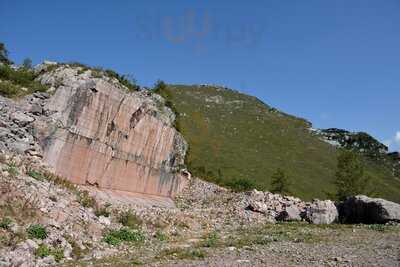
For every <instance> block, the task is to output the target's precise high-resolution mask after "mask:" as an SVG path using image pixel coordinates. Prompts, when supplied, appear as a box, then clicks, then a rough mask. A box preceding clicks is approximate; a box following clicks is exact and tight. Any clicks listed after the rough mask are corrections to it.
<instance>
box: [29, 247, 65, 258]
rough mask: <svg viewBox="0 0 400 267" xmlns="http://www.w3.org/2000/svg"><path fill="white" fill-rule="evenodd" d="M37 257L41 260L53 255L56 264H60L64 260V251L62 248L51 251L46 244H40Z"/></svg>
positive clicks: (36, 252)
mask: <svg viewBox="0 0 400 267" xmlns="http://www.w3.org/2000/svg"><path fill="white" fill-rule="evenodd" d="M35 255H36V256H37V257H40V258H45V257H47V256H50V255H52V256H53V257H54V259H55V260H56V262H60V261H61V260H62V259H63V258H64V251H63V250H62V249H61V248H56V249H51V248H49V247H48V246H47V245H46V244H40V245H39V247H38V248H37V249H36V251H35Z"/></svg>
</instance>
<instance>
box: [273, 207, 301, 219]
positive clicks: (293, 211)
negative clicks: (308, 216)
mask: <svg viewBox="0 0 400 267" xmlns="http://www.w3.org/2000/svg"><path fill="white" fill-rule="evenodd" d="M300 214H301V211H300V209H299V208H298V207H296V206H293V205H292V206H289V207H286V208H285V210H284V211H282V212H281V213H279V215H278V216H277V217H276V219H277V220H278V221H301V216H300Z"/></svg>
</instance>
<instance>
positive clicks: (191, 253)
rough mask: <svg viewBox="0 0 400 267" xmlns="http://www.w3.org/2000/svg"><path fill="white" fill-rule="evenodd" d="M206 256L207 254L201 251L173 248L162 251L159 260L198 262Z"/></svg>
mask: <svg viewBox="0 0 400 267" xmlns="http://www.w3.org/2000/svg"><path fill="white" fill-rule="evenodd" d="M206 256H207V253H206V252H205V251H204V250H201V249H183V248H172V249H166V250H163V251H161V252H160V254H159V255H158V256H157V259H177V260H198V259H204V258H205V257H206Z"/></svg>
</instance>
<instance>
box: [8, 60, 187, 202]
mask: <svg viewBox="0 0 400 267" xmlns="http://www.w3.org/2000/svg"><path fill="white" fill-rule="evenodd" d="M38 69H39V70H40V71H42V74H41V75H40V76H39V78H38V79H39V80H40V81H41V82H42V83H44V84H47V85H49V86H50V92H51V94H52V95H48V94H34V95H32V96H28V97H26V98H24V99H23V100H19V103H13V102H12V101H9V102H7V103H8V105H7V104H6V103H4V105H3V104H2V108H3V109H4V110H3V113H4V116H3V117H4V120H3V123H5V124H7V125H5V127H4V134H3V135H2V136H3V139H4V140H3V141H4V145H3V146H2V147H3V148H4V149H10V148H11V150H14V151H17V152H19V153H23V152H25V153H28V152H29V150H33V151H34V152H31V153H34V154H35V153H36V154H37V155H40V157H42V158H43V160H44V161H45V162H46V163H47V164H48V165H50V166H51V167H52V169H53V171H54V172H55V173H56V174H57V175H59V176H61V177H64V178H66V179H68V180H70V181H71V182H73V183H75V184H82V185H91V186H96V187H98V188H104V189H111V190H119V191H127V192H131V193H138V194H148V195H156V196H163V197H173V196H174V195H175V194H176V193H177V192H179V191H180V190H181V189H182V188H183V187H184V186H185V184H186V181H187V178H186V176H185V175H183V174H181V166H182V165H183V164H184V157H185V153H186V149H187V144H186V142H185V140H184V139H183V137H182V136H181V134H180V133H179V132H177V131H176V130H175V128H174V127H173V122H174V120H175V115H174V113H173V112H172V111H171V110H170V109H169V108H167V107H165V105H164V103H163V101H164V100H163V99H162V98H161V97H159V96H158V95H154V94H152V93H150V92H148V91H134V92H128V89H127V88H126V87H125V86H123V85H121V84H120V83H119V82H118V80H117V79H115V78H112V77H107V76H106V75H102V76H99V75H93V73H92V70H82V68H79V67H78V68H76V67H70V66H68V65H60V66H57V67H56V68H52V70H49V71H44V72H43V70H44V69H46V65H44V66H43V65H42V66H39V67H38ZM94 76H96V77H94ZM3 101H6V100H5V99H4V100H3ZM18 144H21V145H18ZM7 146H8V147H7ZM14 146H15V149H14Z"/></svg>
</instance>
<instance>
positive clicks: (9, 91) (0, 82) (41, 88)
mask: <svg viewBox="0 0 400 267" xmlns="http://www.w3.org/2000/svg"><path fill="white" fill-rule="evenodd" d="M36 77H37V74H35V73H34V72H33V70H31V69H28V68H19V69H14V68H12V67H10V66H9V65H0V95H2V96H5V97H10V98H14V97H20V96H24V95H28V94H32V93H34V92H45V91H47V86H45V85H42V84H41V83H39V82H37V81H35V78H36Z"/></svg>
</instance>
